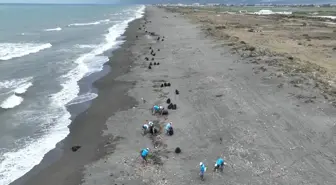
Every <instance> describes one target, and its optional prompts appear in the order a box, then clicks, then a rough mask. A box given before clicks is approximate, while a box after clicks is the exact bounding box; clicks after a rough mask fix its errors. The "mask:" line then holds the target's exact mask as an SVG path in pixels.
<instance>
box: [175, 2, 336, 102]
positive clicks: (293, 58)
mask: <svg viewBox="0 0 336 185" xmlns="http://www.w3.org/2000/svg"><path fill="white" fill-rule="evenodd" d="M170 10H171V11H173V12H179V13H182V14H183V15H184V16H185V17H188V18H190V20H192V21H193V22H196V23H199V24H200V26H201V28H202V29H203V30H204V31H205V32H206V33H207V35H211V36H214V37H215V38H216V39H224V40H227V41H229V42H226V44H228V45H230V46H232V52H234V53H238V54H240V55H241V56H242V57H248V58H250V59H253V60H254V61H255V62H257V63H267V65H272V66H277V67H278V69H279V71H281V72H283V73H285V74H286V75H287V74H288V75H291V76H293V75H295V76H302V77H303V78H312V79H314V80H315V81H316V84H317V85H316V86H318V87H319V89H320V90H321V91H324V94H325V96H328V98H330V99H331V101H330V102H335V106H336V100H335V96H336V25H335V24H334V23H335V20H327V19H322V18H312V17H305V16H293V15H289V16H287V15H260V16H258V15H250V14H232V13H224V12H222V13H216V12H215V11H203V10H199V11H194V10H193V9H192V8H178V9H176V8H170ZM270 61H271V62H270ZM302 81H304V82H305V81H306V80H305V79H302ZM304 82H303V83H301V84H303V85H304ZM301 84H300V85H301ZM329 96H331V97H329Z"/></svg>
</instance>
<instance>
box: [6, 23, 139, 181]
mask: <svg viewBox="0 0 336 185" xmlns="http://www.w3.org/2000/svg"><path fill="white" fill-rule="evenodd" d="M141 19H142V18H140V19H136V20H133V21H131V22H130V23H129V24H128V28H127V29H126V31H125V33H124V34H123V35H122V37H125V42H124V43H123V44H122V45H121V46H120V47H119V48H117V49H116V50H113V51H111V55H112V57H110V59H109V61H108V62H107V63H105V64H104V67H103V70H102V71H100V72H97V73H94V74H92V75H90V76H88V77H84V78H83V79H81V80H80V81H78V85H79V86H80V89H81V90H80V94H81V93H82V92H84V91H85V90H84V89H85V88H88V84H91V88H92V89H93V92H95V93H97V94H98V97H97V98H96V99H94V100H92V101H88V102H84V103H81V104H76V105H72V106H69V107H67V110H68V111H69V112H70V114H71V120H72V122H71V124H70V125H69V126H68V127H69V130H70V133H69V134H68V136H67V137H66V138H64V139H63V140H62V141H60V142H59V143H58V144H57V145H56V147H55V148H54V149H52V150H51V151H49V152H48V153H47V154H45V155H44V157H43V160H42V161H41V162H40V163H39V164H38V165H36V166H35V167H34V168H33V169H32V170H30V171H29V172H28V173H26V174H25V175H23V176H22V177H20V178H19V179H17V180H15V181H14V182H12V183H11V185H17V184H25V185H28V184H34V185H37V184H44V183H43V182H49V183H48V184H80V182H81V179H82V173H81V170H82V168H83V167H84V165H86V164H88V163H90V162H91V161H94V160H96V159H98V158H100V157H101V156H103V155H105V152H104V151H99V152H96V151H97V149H100V148H102V147H101V144H103V143H104V141H105V140H106V138H104V137H102V135H101V133H102V131H103V130H104V129H105V128H106V126H105V121H106V120H107V118H108V117H109V116H111V115H112V114H113V112H114V111H113V110H112V109H113V108H112V109H110V110H111V111H110V112H109V113H108V115H106V111H105V115H104V116H102V115H97V110H98V112H101V114H104V111H100V110H103V109H105V107H104V106H107V107H109V106H113V107H116V108H115V109H116V110H115V111H117V110H120V109H122V108H123V106H124V108H129V107H132V106H133V105H134V104H135V103H136V102H135V100H133V99H132V98H130V97H126V95H124V94H125V93H124V91H127V90H128V89H129V88H131V86H132V84H131V83H130V84H127V83H124V82H123V84H118V82H116V81H114V79H115V78H116V77H117V76H120V75H122V74H124V73H127V72H128V70H129V65H130V64H131V63H132V61H131V60H128V59H125V58H123V57H126V56H127V55H126V54H123V53H124V52H125V49H126V48H128V45H130V44H132V42H133V41H134V39H136V38H135V35H136V34H135V33H136V31H137V28H138V27H139V24H140V21H141ZM111 55H110V56H111ZM109 82H110V83H109ZM107 85H109V87H108V89H109V90H108V91H109V93H108V94H110V92H111V91H112V92H115V94H114V95H113V96H114V99H121V100H122V99H124V98H126V99H127V101H123V105H120V101H118V102H117V103H116V105H111V104H109V101H106V98H107V97H106V93H107V92H104V91H106V86H107ZM118 86H122V87H118ZM118 89H119V90H118ZM120 89H121V92H120ZM119 96H125V97H123V98H121V97H119ZM102 103H104V104H105V105H104V106H102ZM102 107H103V108H102ZM91 115H92V116H91ZM88 117H90V118H88ZM95 118H96V120H95ZM91 120H95V123H94V126H93V125H92V122H91ZM90 123H91V124H90ZM84 133H85V135H86V134H87V135H86V136H84ZM86 144H88V145H89V146H88V147H87V148H85V147H86V146H85V145H86ZM74 145H81V146H82V148H81V149H80V150H79V151H78V152H72V151H71V147H72V146H74ZM86 150H87V152H85V151H86ZM65 164H66V165H65ZM62 169H67V170H62ZM60 171H62V173H59V172H60ZM50 177H55V178H56V179H59V181H58V182H54V181H51V178H50ZM62 179H63V180H62Z"/></svg>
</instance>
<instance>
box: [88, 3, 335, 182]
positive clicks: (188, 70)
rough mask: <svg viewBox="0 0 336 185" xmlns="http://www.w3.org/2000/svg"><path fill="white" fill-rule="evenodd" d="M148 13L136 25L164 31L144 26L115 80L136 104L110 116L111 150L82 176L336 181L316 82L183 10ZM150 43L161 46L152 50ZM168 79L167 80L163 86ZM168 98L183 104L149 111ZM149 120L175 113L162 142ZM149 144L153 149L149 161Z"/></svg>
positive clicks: (330, 135) (326, 109)
mask: <svg viewBox="0 0 336 185" xmlns="http://www.w3.org/2000/svg"><path fill="white" fill-rule="evenodd" d="M145 19H146V20H148V21H150V22H149V23H148V24H146V26H145V27H142V28H141V29H139V30H138V33H139V34H140V33H143V31H144V28H145V29H146V30H147V31H150V32H155V33H156V34H158V35H160V36H161V37H162V36H165V39H164V41H158V40H157V36H153V35H151V34H149V33H147V34H146V35H145V36H140V37H139V38H138V40H136V41H135V43H134V45H132V46H131V47H130V48H129V49H130V50H131V51H132V55H133V56H132V57H133V59H134V64H133V66H131V68H130V70H131V72H130V73H128V74H125V75H123V76H120V77H118V80H119V81H121V82H123V81H125V82H134V84H135V86H134V88H133V89H131V90H130V91H129V92H128V94H129V95H130V96H132V97H134V98H135V99H136V100H138V102H139V104H138V105H137V106H135V107H134V108H132V109H129V110H125V111H120V112H118V113H116V114H115V115H114V116H112V117H110V118H109V120H108V121H107V123H106V124H107V130H105V131H104V134H105V135H111V137H110V139H111V141H110V142H109V143H107V146H106V148H107V152H108V155H106V156H105V157H104V158H102V159H100V160H98V161H97V162H93V163H92V164H90V165H87V166H86V169H85V178H84V179H83V184H87V185H92V184H100V185H102V184H118V185H122V184H123V185H133V184H134V185H136V184H137V185H139V184H140V185H141V184H144V185H145V184H153V185H154V184H155V185H160V184H167V185H168V184H169V185H175V184H176V185H187V184H188V185H189V184H193V185H197V184H212V185H217V184H218V185H222V184H230V185H231V184H300V183H303V184H335V183H336V180H335V179H336V178H335V177H336V168H335V166H334V163H335V161H336V158H335V153H336V145H335V140H334V135H335V131H336V130H335V129H336V126H335V121H336V115H335V114H334V113H335V108H334V107H333V106H332V105H330V104H329V103H328V102H326V101H325V99H324V98H323V96H321V95H320V93H319V92H318V91H306V90H302V89H298V88H296V87H295V86H293V85H291V84H290V83H289V82H290V81H295V80H296V79H295V76H294V77H292V78H290V79H287V78H285V77H283V76H282V75H278V74H277V71H276V68H272V67H267V68H266V67H265V66H264V65H263V64H261V63H260V64H255V63H253V61H250V60H248V59H244V58H242V57H240V56H239V55H236V54H232V52H231V50H230V48H229V47H227V46H225V45H223V43H224V44H225V42H224V41H220V42H219V41H215V40H213V39H212V38H209V37H207V35H206V34H204V33H203V32H202V31H201V29H199V28H198V25H197V24H191V23H190V22H189V21H188V20H186V19H185V18H183V17H181V16H180V15H178V14H175V13H169V12H166V11H164V10H163V9H158V8H156V7H147V8H146V15H145ZM142 24H145V23H144V20H142ZM149 47H152V48H154V50H157V49H160V51H157V52H155V53H156V55H155V56H154V57H152V56H151V55H150V54H149V53H150V49H149ZM145 57H149V58H150V59H151V58H154V61H156V62H160V65H158V66H152V69H148V65H149V62H153V61H146V60H145ZM256 71H258V72H256ZM164 81H168V82H170V83H171V87H164V88H161V87H160V84H162V82H164ZM280 84H282V86H281V88H279V85H280ZM175 89H178V90H179V91H180V94H179V95H176V94H175ZM167 98H170V99H171V100H172V102H174V103H176V104H177V107H178V108H177V110H173V111H170V114H169V116H168V117H155V116H152V115H151V112H150V108H151V107H152V106H153V105H154V104H162V105H165V106H167V104H166V103H165V101H166V99H167ZM143 99H144V100H146V101H143ZM166 119H167V120H166ZM145 120H158V121H159V122H160V123H165V122H167V121H172V122H173V126H174V130H175V134H174V135H173V136H171V137H169V136H165V135H164V134H161V135H160V136H158V137H156V138H155V140H154V141H160V142H161V144H160V145H159V147H158V148H154V147H153V144H154V143H153V138H150V137H147V136H143V135H142V132H141V126H142V124H143V123H144V121H145ZM110 145H113V147H111V148H109V147H110ZM145 147H149V148H151V149H152V150H151V152H153V153H154V154H155V156H156V157H157V158H156V160H155V161H154V162H152V163H150V164H148V165H146V166H143V165H142V164H141V160H140V158H139V152H140V150H141V149H142V148H145ZM176 147H181V149H182V153H181V154H175V153H174V149H175V148H176ZM218 156H222V157H224V159H225V160H226V162H227V163H228V166H227V167H226V168H225V169H224V173H212V172H211V170H212V167H213V165H214V163H215V161H216V159H217V157H218ZM200 161H202V162H204V163H205V164H206V165H207V167H208V172H207V173H206V175H205V181H201V180H200V179H199V177H198V172H199V166H198V164H199V162H200Z"/></svg>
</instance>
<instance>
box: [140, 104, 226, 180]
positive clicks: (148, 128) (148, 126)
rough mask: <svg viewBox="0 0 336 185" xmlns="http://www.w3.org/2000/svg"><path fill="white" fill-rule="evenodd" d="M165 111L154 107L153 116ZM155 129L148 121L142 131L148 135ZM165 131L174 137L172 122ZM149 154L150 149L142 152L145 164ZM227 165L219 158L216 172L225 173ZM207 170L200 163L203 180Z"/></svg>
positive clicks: (215, 168) (159, 107)
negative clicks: (224, 169)
mask: <svg viewBox="0 0 336 185" xmlns="http://www.w3.org/2000/svg"><path fill="white" fill-rule="evenodd" d="M163 110H164V108H163V107H162V106H158V105H154V106H153V114H156V113H160V111H163ZM153 127H154V123H153V122H152V121H148V120H146V123H145V124H144V125H143V126H142V129H143V131H144V133H145V134H146V133H148V132H150V131H151V130H152V129H153ZM165 131H166V134H167V135H173V133H174V131H173V126H172V122H169V123H166V125H165ZM149 152H150V149H149V148H145V149H142V150H141V151H140V155H141V157H142V159H143V160H144V161H145V162H147V158H148V155H149ZM225 164H226V163H225V162H224V159H223V158H221V157H219V158H218V159H217V161H216V163H215V167H214V171H217V170H220V171H223V168H224V165H225ZM206 169H207V167H206V166H205V164H204V163H203V162H200V174H199V175H200V177H201V179H202V180H203V179H204V173H205V172H206Z"/></svg>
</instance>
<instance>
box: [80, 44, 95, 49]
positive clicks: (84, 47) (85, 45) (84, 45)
mask: <svg viewBox="0 0 336 185" xmlns="http://www.w3.org/2000/svg"><path fill="white" fill-rule="evenodd" d="M75 47H76V48H80V49H86V48H90V49H93V48H96V47H98V45H94V44H77V45H76V46H75Z"/></svg>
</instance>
